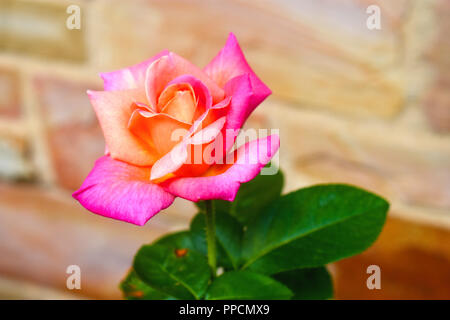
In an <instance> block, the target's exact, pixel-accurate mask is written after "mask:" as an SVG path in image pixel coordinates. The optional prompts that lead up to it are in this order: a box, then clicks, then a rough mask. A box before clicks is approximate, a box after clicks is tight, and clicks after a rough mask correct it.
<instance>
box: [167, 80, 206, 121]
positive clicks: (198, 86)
mask: <svg viewBox="0 0 450 320" xmlns="http://www.w3.org/2000/svg"><path fill="white" fill-rule="evenodd" d="M181 84H185V85H189V86H190V87H191V88H192V90H193V91H194V96H195V100H196V103H197V108H196V110H195V114H194V119H198V118H199V117H200V115H201V114H203V113H204V112H205V111H206V110H208V109H210V108H211V106H212V102H213V101H212V97H211V94H210V93H209V90H208V88H207V87H206V86H205V85H204V84H203V82H201V81H200V80H198V79H196V78H194V77H193V76H191V75H182V76H179V77H177V78H175V79H173V80H172V81H170V82H169V84H168V87H171V86H173V85H181ZM166 89H167V88H166ZM166 89H165V90H164V91H166ZM163 93H164V92H163ZM160 98H161V96H160Z"/></svg>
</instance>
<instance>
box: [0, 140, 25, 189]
mask: <svg viewBox="0 0 450 320" xmlns="http://www.w3.org/2000/svg"><path fill="white" fill-rule="evenodd" d="M0 178H1V179H2V180H9V181H17V180H29V179H32V178H33V167H32V165H31V163H30V159H29V150H28V145H27V143H26V141H25V140H24V139H23V138H20V137H15V136H13V135H9V134H5V133H0Z"/></svg>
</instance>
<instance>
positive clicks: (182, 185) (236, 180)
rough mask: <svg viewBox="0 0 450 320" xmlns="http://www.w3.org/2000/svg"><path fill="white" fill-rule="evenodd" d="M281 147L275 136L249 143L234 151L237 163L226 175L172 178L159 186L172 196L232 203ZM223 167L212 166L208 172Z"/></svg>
mask: <svg viewBox="0 0 450 320" xmlns="http://www.w3.org/2000/svg"><path fill="white" fill-rule="evenodd" d="M279 146H280V139H279V137H278V136H277V135H271V136H268V137H265V138H261V139H259V140H255V141H251V142H249V143H247V144H246V145H244V146H242V147H240V148H239V149H238V151H237V158H236V159H237V160H236V162H235V163H234V164H233V165H231V166H230V167H229V168H228V169H227V170H226V171H225V172H223V173H221V174H218V175H214V176H202V177H193V178H190V177H189V178H173V179H170V180H167V181H165V182H163V183H162V184H161V186H162V187H163V188H164V189H165V190H167V191H168V192H170V193H171V194H173V195H175V196H178V197H181V198H184V199H187V200H191V201H199V200H210V199H222V200H228V201H233V200H234V198H235V197H236V193H237V192H238V190H239V187H240V185H241V183H244V182H247V181H250V180H252V179H253V178H254V177H256V176H257V175H258V173H259V172H260V171H261V169H262V168H263V167H264V166H265V165H266V164H267V163H268V162H269V161H270V159H271V158H272V157H273V156H274V154H275V153H276V152H277V150H278V148H279ZM221 166H222V167H223V166H224V165H214V166H212V167H211V169H210V170H211V171H214V170H220V167H221Z"/></svg>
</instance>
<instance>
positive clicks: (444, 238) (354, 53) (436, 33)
mask: <svg viewBox="0 0 450 320" xmlns="http://www.w3.org/2000/svg"><path fill="white" fill-rule="evenodd" d="M70 5H77V6H78V7H79V8H80V15H81V20H80V29H69V28H68V27H67V26H66V22H67V19H68V18H69V17H70V16H71V15H72V14H73V13H76V11H70V10H69V13H68V12H67V11H66V10H67V8H68V6H70ZM370 5H377V6H378V8H379V9H380V18H381V25H380V27H381V28H380V29H373V30H370V29H369V28H368V27H367V20H368V18H369V17H370V16H371V15H372V14H370V13H367V12H366V10H367V8H368V7H369V6H370ZM72 8H73V7H72ZM372 13H373V12H372ZM449 17H450V1H448V0H395V1H392V0H385V1H380V0H252V1H244V0H220V1H219V0H203V1H201V0H186V1H182V0H160V1H158V0H127V1H118V0H116V1H115V0H85V1H81V0H80V1H63V0H34V1H31V0H1V1H0V298H38V299H45V298H57V299H59V298H61V299H64V298H98V299H105V298H121V294H120V291H119V289H118V283H119V281H120V280H121V279H122V278H123V277H124V275H125V274H126V272H127V270H128V268H129V267H130V264H131V261H132V257H133V255H134V253H135V251H136V250H137V249H138V248H139V247H140V245H142V244H143V243H148V242H151V241H152V240H153V239H155V238H157V237H159V236H160V235H162V234H164V233H166V232H168V231H174V230H179V229H182V228H185V227H186V226H187V225H188V222H189V219H190V217H191V216H192V215H193V214H194V212H195V210H194V207H193V205H192V204H191V203H189V202H187V201H183V200H177V201H176V203H175V205H173V206H172V207H170V208H169V209H167V210H166V211H164V212H162V213H160V214H158V215H157V216H156V217H155V218H153V219H152V220H150V221H149V222H148V223H147V225H146V226H145V227H135V226H132V225H129V224H126V223H122V222H117V221H113V220H110V219H106V218H102V217H99V216H96V215H94V214H90V213H88V212H87V211H86V210H84V209H83V208H82V207H81V206H80V205H79V204H78V203H77V202H76V201H75V200H73V199H72V198H71V196H70V195H71V193H72V192H73V191H74V190H76V189H77V188H78V187H79V186H80V185H81V183H82V181H83V179H84V178H85V177H86V175H87V173H88V172H89V171H90V169H91V167H92V165H93V163H94V161H95V159H96V158H98V157H99V156H101V155H102V153H103V150H104V140H103V136H102V133H101V130H100V128H99V126H98V123H97V120H96V118H95V115H94V113H93V110H92V108H91V106H90V103H89V101H88V98H87V96H86V93H85V92H86V90H87V89H101V88H102V83H101V81H100V78H99V77H98V73H99V72H102V71H110V70H114V69H117V68H122V67H126V66H129V65H132V64H135V63H138V62H140V61H142V60H144V59H147V58H149V57H150V56H152V55H154V54H156V53H157V52H159V51H160V50H162V49H169V50H171V51H174V52H177V53H178V54H180V55H182V56H184V57H185V58H187V59H189V60H191V61H193V62H194V63H195V64H197V65H199V66H201V67H203V66H204V65H206V64H207V63H208V61H209V60H210V59H211V58H212V57H213V56H214V55H215V54H216V53H217V52H218V50H219V49H220V48H221V47H222V46H223V45H224V43H225V40H226V38H227V35H228V33H229V32H230V31H232V32H234V33H235V34H236V36H237V37H238V39H239V41H240V43H241V46H242V48H243V50H244V52H245V54H246V56H247V59H248V60H249V62H250V65H251V66H252V67H253V68H254V70H255V71H256V73H257V74H258V75H260V77H261V78H262V79H263V81H264V82H266V83H267V84H268V85H269V87H270V88H272V90H273V92H274V94H273V95H272V96H271V97H270V98H269V99H268V100H267V101H266V102H264V103H263V104H262V105H261V106H260V107H259V108H258V109H257V111H256V112H255V113H254V114H253V115H252V117H251V119H250V120H249V122H248V126H251V127H257V128H259V127H260V128H277V129H280V135H281V141H282V146H281V150H280V164H281V167H282V169H283V171H284V173H285V176H286V186H285V192H288V191H290V190H293V189H295V188H299V187H302V186H307V185H311V184H314V183H319V182H348V183H352V184H356V185H359V186H362V187H364V188H366V189H369V190H372V191H374V192H377V193H379V194H381V195H383V196H385V197H386V198H388V199H389V200H390V202H391V204H392V206H391V211H390V212H389V217H388V220H387V223H386V226H385V228H384V230H383V232H382V234H381V236H380V238H379V239H378V240H377V242H376V243H375V244H374V245H373V246H372V247H371V248H370V249H369V250H367V251H366V252H365V253H363V254H361V255H359V256H356V257H353V258H350V259H345V260H343V261H340V262H338V263H336V264H333V265H331V266H330V270H331V272H332V273H333V275H334V284H335V296H336V298H337V299H348V298H351V299H450V135H449V133H450V90H449V89H450V37H449V34H450V19H449ZM72 22H73V20H72ZM372 264H375V265H378V266H380V268H381V290H369V289H368V288H367V286H366V279H367V277H368V276H369V275H368V274H367V273H366V269H367V267H368V266H369V265H372ZM69 265H78V266H80V268H81V290H72V291H71V290H68V289H67V288H66V279H67V277H68V276H69V275H68V274H67V273H66V268H67V267H68V266H69Z"/></svg>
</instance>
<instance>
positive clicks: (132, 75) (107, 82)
mask: <svg viewBox="0 0 450 320" xmlns="http://www.w3.org/2000/svg"><path fill="white" fill-rule="evenodd" d="M168 54H169V51H167V50H163V51H161V52H160V53H158V54H157V55H155V56H153V57H152V58H150V59H148V60H145V61H144V62H141V63H138V64H136V65H134V66H131V67H128V68H124V69H120V70H116V71H111V72H105V73H100V77H101V78H102V79H103V85H104V89H105V90H106V91H112V90H126V89H137V88H144V82H145V73H146V72H147V69H148V67H149V66H150V65H151V64H152V62H153V61H155V60H157V59H159V58H161V57H162V56H165V55H168Z"/></svg>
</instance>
